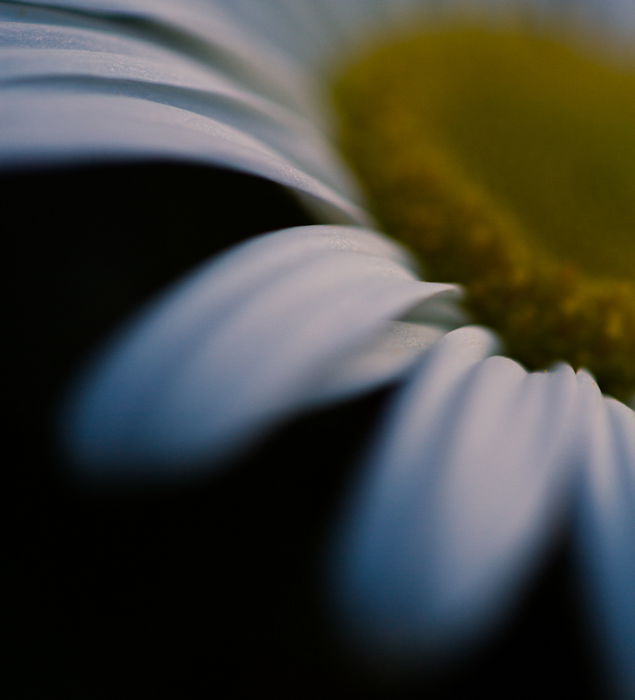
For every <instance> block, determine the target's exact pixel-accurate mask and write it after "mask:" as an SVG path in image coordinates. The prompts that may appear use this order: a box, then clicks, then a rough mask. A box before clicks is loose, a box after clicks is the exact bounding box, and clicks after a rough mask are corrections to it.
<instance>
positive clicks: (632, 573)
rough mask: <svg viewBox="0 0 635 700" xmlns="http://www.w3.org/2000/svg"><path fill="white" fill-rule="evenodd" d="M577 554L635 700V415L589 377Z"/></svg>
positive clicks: (620, 675) (624, 688)
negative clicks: (603, 395) (600, 389)
mask: <svg viewBox="0 0 635 700" xmlns="http://www.w3.org/2000/svg"><path fill="white" fill-rule="evenodd" d="M582 378H583V380H584V394H583V401H584V412H583V413H582V422H581V424H580V427H579V435H578V445H579V449H580V457H579V459H580V461H581V462H582V463H583V464H584V465H585V469H584V471H583V475H582V488H581V489H580V498H579V503H578V505H579V508H578V515H579V517H578V525H579V528H578V530H579V533H578V534H579V538H578V539H579V541H578V549H579V555H580V560H581V562H582V564H583V566H584V569H585V572H586V574H587V576H586V577H585V579H584V580H585V581H587V583H588V590H589V592H590V594H591V596H590V598H591V601H590V605H589V606H588V608H589V610H590V611H591V614H592V615H593V617H594V619H595V622H596V623H597V625H598V626H599V628H600V629H601V630H602V632H603V633H604V636H603V641H604V642H605V647H606V651H607V659H608V661H609V664H612V665H613V667H614V670H615V673H614V674H613V677H614V678H615V679H616V681H617V683H618V684H619V687H618V693H619V694H620V696H623V697H625V698H629V699H631V698H635V413H634V412H633V410H632V409H630V408H628V407H627V406H625V405H624V404H621V403H618V402H617V401H614V400H613V399H605V398H603V397H602V396H601V395H600V392H599V390H598V388H597V386H596V385H595V382H593V380H592V379H591V378H590V377H587V376H585V375H583V377H582Z"/></svg>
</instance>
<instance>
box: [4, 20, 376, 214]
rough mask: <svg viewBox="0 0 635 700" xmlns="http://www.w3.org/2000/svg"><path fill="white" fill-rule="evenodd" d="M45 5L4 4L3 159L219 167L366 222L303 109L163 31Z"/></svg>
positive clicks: (13, 163)
mask: <svg viewBox="0 0 635 700" xmlns="http://www.w3.org/2000/svg"><path fill="white" fill-rule="evenodd" d="M48 12H49V11H48V10H46V11H44V10H40V9H31V10H28V11H27V14H26V17H25V16H23V14H22V13H20V12H18V10H17V9H16V8H14V7H12V6H9V7H8V8H3V9H2V10H0V20H4V22H2V24H1V25H0V26H1V28H2V37H3V42H2V43H3V46H2V48H0V58H1V59H2V60H0V83H1V84H2V87H3V101H2V103H1V105H0V124H1V125H2V128H1V129H0V149H1V150H2V153H3V158H2V167H4V168H11V167H13V168H15V167H24V166H33V165H45V164H51V163H52V164H61V163H92V162H95V161H96V160H97V161H100V162H105V161H113V160H115V161H122V160H140V159H143V160H152V159H155V160H157V159H168V160H178V161H180V162H190V163H199V164H209V165H220V166H225V167H229V168H232V169H238V170H243V171H246V172H249V173H252V174H255V175H259V176H262V177H265V178H268V179H271V180H273V181H275V182H278V183H280V184H282V185H285V186H287V187H289V188H291V189H292V190H295V191H297V192H298V193H302V194H304V195H305V196H306V197H307V199H309V200H312V201H313V203H314V205H315V207H316V208H318V210H319V211H320V212H321V214H322V216H323V217H324V218H325V219H327V220H331V221H340V222H344V223H350V222H354V223H360V222H364V221H366V220H367V217H366V215H365V213H364V212H363V210H362V209H361V208H360V207H359V206H358V205H357V204H356V201H355V199H356V195H355V192H354V189H355V188H354V186H353V185H352V184H351V182H350V180H349V179H348V178H347V175H346V173H345V171H344V169H343V168H342V167H341V165H340V164H339V163H338V161H337V159H335V158H334V157H333V154H332V152H331V148H330V145H329V143H328V141H327V139H326V136H325V134H324V133H323V132H321V131H319V130H317V129H316V127H315V125H314V124H313V123H312V122H311V121H310V120H308V119H307V118H306V117H302V116H300V115H298V114H297V113H294V112H293V110H291V109H289V108H288V107H286V106H284V105H282V104H279V103H277V102H275V101H274V100H272V99H270V98H268V97H263V96H261V95H258V94H256V93H255V92H254V91H253V90H252V89H250V88H249V87H245V86H244V85H243V84H242V82H241V81H240V80H237V79H235V78H234V77H232V76H231V75H227V74H226V72H224V71H223V70H219V69H217V68H213V67H210V65H208V64H206V63H205V62H202V61H200V60H195V59H194V58H193V57H192V56H191V55H190V54H189V53H188V52H187V51H179V50H176V49H175V48H174V47H173V46H171V45H170V44H169V43H168V45H167V46H166V45H165V42H164V41H163V40H162V35H161V33H160V32H158V31H155V33H154V34H153V35H151V38H152V39H153V41H150V40H149V38H148V37H146V36H145V35H144V34H141V35H139V32H138V31H137V32H132V33H130V32H128V31H126V28H127V24H124V26H123V27H122V26H121V24H122V20H121V19H120V18H119V19H118V22H115V21H114V20H111V19H109V18H107V19H101V21H99V22H94V21H92V22H88V24H87V23H86V22H82V21H80V20H81V19H82V17H80V18H79V20H78V19H77V17H76V16H75V15H71V18H72V19H73V21H72V22H66V21H62V19H66V15H64V16H63V17H62V19H60V18H59V17H57V18H56V20H57V21H56V22H53V21H51V19H50V17H49V16H48V14H47V13H48ZM40 13H44V14H43V15H42V16H40ZM128 14H129V13H128ZM128 14H125V17H126V21H127V22H129V21H130V18H129V17H128ZM27 19H28V21H26V20H27ZM140 21H141V20H139V22H140ZM146 21H147V20H146ZM135 27H136V25H135Z"/></svg>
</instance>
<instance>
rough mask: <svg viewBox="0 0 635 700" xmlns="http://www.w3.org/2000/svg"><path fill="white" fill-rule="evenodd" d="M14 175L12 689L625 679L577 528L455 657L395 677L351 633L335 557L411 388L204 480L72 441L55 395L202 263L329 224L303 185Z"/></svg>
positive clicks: (363, 404)
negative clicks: (312, 214)
mask: <svg viewBox="0 0 635 700" xmlns="http://www.w3.org/2000/svg"><path fill="white" fill-rule="evenodd" d="M0 188H1V189H0V192H2V201H3V209H4V211H3V221H4V222H5V227H6V229H5V231H6V233H7V234H8V235H7V236H6V238H7V239H9V240H11V241H12V242H13V244H14V250H12V255H11V256H10V272H9V276H8V277H9V280H10V284H11V291H10V300H11V301H10V307H9V316H10V317H11V320H12V321H13V320H14V318H15V321H16V322H17V323H16V326H15V330H13V329H12V331H11V333H9V334H8V338H7V341H6V342H7V346H8V349H9V350H10V351H11V352H12V353H14V354H15V357H12V358H11V360H10V362H9V363H8V364H7V365H6V366H5V367H6V369H7V370H8V371H7V376H8V379H9V384H10V386H9V390H10V393H9V395H8V396H9V399H8V402H7V406H8V409H9V414H10V421H9V426H10V428H11V432H10V435H9V443H8V444H9V445H10V449H9V448H8V449H7V450H5V459H7V463H6V466H5V474H6V475H7V481H8V482H9V480H10V481H11V482H13V477H14V476H15V477H17V484H16V485H14V484H13V483H10V486H9V489H8V494H9V513H10V516H11V517H10V525H9V528H8V530H7V534H8V540H9V548H8V549H9V557H8V567H7V570H8V577H7V578H8V581H9V583H10V590H11V593H10V594H9V596H8V597H7V603H8V613H9V624H8V625H7V627H6V629H7V635H6V638H7V640H8V642H9V645H8V646H9V647H10V648H11V652H10V654H9V655H7V654H6V652H5V662H6V663H7V670H8V673H6V674H4V673H3V678H4V680H2V681H0V683H2V684H6V688H4V692H3V693H2V696H3V697H5V698H7V700H13V699H16V700H17V699H25V700H26V699H27V698H28V699H29V700H30V699H36V698H37V699H40V698H41V699H47V700H48V699H57V698H60V699H64V700H74V699H75V698H77V699H80V698H81V699H83V700H93V699H95V700H102V699H103V700H106V699H115V698H116V699H117V700H127V699H137V698H142V699H143V698H152V699H155V698H179V699H180V698H199V697H218V698H252V697H256V696H259V695H260V694H263V693H267V692H269V693H273V695H274V696H275V697H277V698H298V699H305V698H306V699H313V698H316V699H317V698H326V697H331V696H336V697H337V696H344V697H348V698H369V699H375V698H377V699H379V698H391V699H394V700H400V699H402V698H403V699H405V698H471V697H474V696H476V695H479V694H485V695H486V696H487V697H489V698H501V699H502V698H505V699H506V700H507V699H508V698H512V697H513V698H517V697H531V698H536V697H547V698H551V697H553V698H556V697H557V698H561V697H571V698H581V699H582V698H604V697H607V695H606V688H604V687H603V686H602V685H601V674H600V663H599V661H598V659H597V658H596V657H597V654H596V653H595V650H594V647H593V646H592V643H591V642H590V641H589V640H590V639H592V637H591V635H590V633H589V630H588V629H587V628H586V627H585V626H584V625H583V623H582V620H583V619H584V615H583V612H584V611H583V610H582V607H583V606H582V605H581V603H580V601H578V600H576V597H575V595H574V592H575V591H576V586H575V583H574V581H573V578H574V576H575V573H576V572H575V568H574V566H573V565H572V563H571V561H570V560H571V553H570V551H569V546H568V543H567V542H566V541H564V542H560V543H557V544H556V545H555V546H554V548H553V551H552V553H551V555H550V557H549V558H548V561H547V562H546V564H545V566H544V568H543V571H542V573H541V575H540V576H539V577H538V578H537V579H536V581H535V582H534V583H533V584H532V586H530V588H529V590H528V591H527V595H526V597H525V599H524V600H523V601H521V603H520V605H519V607H518V609H517V610H516V614H515V615H514V616H513V617H512V618H511V619H510V620H509V622H508V624H507V626H506V627H505V628H504V629H502V630H499V631H498V632H497V633H496V634H495V635H494V636H493V637H492V638H490V639H489V640H488V641H483V644H482V645H481V646H480V647H479V648H478V649H476V650H475V651H474V652H473V654H472V655H471V656H469V657H468V658H464V659H462V660H459V661H457V662H456V663H454V664H453V665H452V666H450V667H447V668H438V667H435V666H434V665H432V664H429V663H428V664H425V663H424V662H422V665H421V667H419V668H417V669H413V671H412V672H411V673H410V674H409V675H406V676H403V675H402V676H399V677H395V676H391V675H390V674H389V673H388V672H387V671H385V670H384V669H382V668H379V667H378V666H377V665H374V666H373V667H372V668H370V667H365V666H364V665H363V664H362V663H359V662H358V661H356V660H354V659H353V658H351V657H350V655H348V654H347V653H345V652H344V651H343V650H342V649H341V648H340V646H339V645H338V640H337V637H336V635H335V632H334V627H333V625H332V620H331V619H329V616H328V613H327V611H326V609H325V606H324V601H325V595H324V591H323V590H322V587H321V583H320V582H321V575H322V574H321V572H322V566H321V562H322V560H323V557H324V554H325V550H326V542H327V541H328V535H329V532H330V528H331V526H332V523H333V520H334V516H335V514H337V513H338V511H339V509H340V507H341V501H342V494H343V493H344V492H345V490H346V486H347V485H348V484H349V483H350V481H351V479H352V478H353V476H354V475H355V473H356V470H357V469H358V464H357V462H356V459H355V457H356V455H358V453H359V448H360V446H361V445H363V444H364V442H365V436H367V435H368V433H369V432H371V431H372V430H373V428H374V426H375V424H376V422H377V421H378V420H379V418H380V413H381V410H382V406H383V404H384V402H385V400H386V398H387V397H388V396H389V394H390V389H387V390H384V391H383V392H379V393H376V394H374V395H372V396H369V397H366V398H364V399H362V400H358V401H355V402H351V403H349V404H346V405H343V406H339V407H337V408H336V409H332V410H329V411H323V412H320V413H318V414H313V415H310V416H305V417H301V418H299V419H297V420H296V421H295V422H293V423H291V424H288V425H286V426H284V427H283V428H282V429H280V430H279V431H278V432H277V433H276V434H275V435H273V436H271V437H270V438H269V439H268V441H267V442H266V443H265V444H262V445H260V447H259V448H258V449H257V450H254V451H252V453H250V454H249V455H248V456H247V457H246V458H244V459H243V460H242V461H241V462H240V463H239V464H235V465H233V466H232V467H231V468H228V469H227V470H225V471H223V472H221V473H215V474H213V475H212V474H209V475H206V474H203V475H202V476H200V477H199V478H196V479H193V480H191V481H189V482H187V483H172V484H166V483H163V484H156V485H149V484H145V485H143V484H121V483H119V484H117V483H110V484H103V483H102V484H96V483H90V482H85V481H82V480H80V479H78V478H77V474H76V473H75V472H74V471H73V470H72V469H71V468H70V467H69V465H68V464H67V463H66V461H65V459H64V457H63V456H62V455H61V454H60V451H59V450H58V449H57V447H56V441H55V435H54V432H53V430H52V424H53V416H54V415H55V413H54V411H55V406H56V402H57V401H58V400H59V395H60V391H61V389H62V388H63V387H64V385H65V383H66V381H67V380H68V378H69V376H70V375H71V373H72V371H73V369H74V368H76V367H77V366H78V363H80V362H81V361H82V359H83V358H85V357H86V355H87V354H88V353H89V352H90V350H91V349H92V348H94V347H95V345H96V344H97V343H98V342H99V341H100V340H101V339H103V338H104V337H105V336H106V335H107V333H108V331H109V330H111V329H112V328H113V327H114V326H115V325H116V323H117V321H118V320H121V319H122V318H123V317H125V315H126V314H127V313H129V312H130V311H131V310H133V309H135V308H136V307H137V306H138V305H139V304H140V303H142V302H143V301H144V300H146V299H148V298H150V297H151V296H152V294H153V293H154V292H155V291H157V290H158V289H161V288H162V287H164V286H165V285H166V284H167V283H168V282H170V281H173V280H175V279H177V278H178V276H179V275H180V274H182V273H183V272H184V271H186V270H188V269H189V268H191V267H192V266H193V265H195V264H197V263H199V262H201V261H202V260H205V259H206V258H207V257H209V256H210V255H212V254H213V253H215V252H217V251H219V250H221V249H222V248H224V247H226V246H228V245H230V244H232V243H235V242H238V241H240V240H242V239H244V238H246V237H248V236H253V235H257V234H259V233H262V232H264V231H268V230H272V229H275V228H280V227H285V226H291V225H298V224H305V223H310V220H309V218H308V216H307V214H306V213H305V212H304V211H302V210H301V209H300V208H299V207H298V206H297V205H296V204H295V202H294V201H293V200H292V199H291V198H290V196H289V195H288V194H286V193H285V192H284V191H283V190H282V189H280V188H278V187H276V186H274V185H272V184H270V183H266V182H264V181H262V180H258V179H256V178H251V177H248V176H245V175H240V174H236V173H232V172H228V171H223V170H211V169H209V168H197V167H188V166H183V165H179V164H174V163H163V162H161V163H148V164H143V165H141V164H138V165H132V164H123V163H122V164H112V165H109V166H106V167H101V168H96V167H90V168H89V167H83V168H77V169H66V170H50V171H38V172H30V171H23V172H16V173H11V174H9V175H4V176H3V177H2V178H1V179H0ZM15 310H17V314H15V315H14V313H13V312H14V311H15ZM14 368H15V370H14ZM10 455H12V456H10ZM0 690H3V689H2V688H0Z"/></svg>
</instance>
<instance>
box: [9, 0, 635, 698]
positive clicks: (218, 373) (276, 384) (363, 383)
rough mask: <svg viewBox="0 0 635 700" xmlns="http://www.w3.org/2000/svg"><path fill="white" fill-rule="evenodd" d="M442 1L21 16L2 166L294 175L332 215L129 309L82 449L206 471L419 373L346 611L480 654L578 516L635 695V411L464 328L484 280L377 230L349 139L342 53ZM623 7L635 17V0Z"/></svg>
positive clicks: (373, 626)
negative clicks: (444, 267)
mask: <svg viewBox="0 0 635 700" xmlns="http://www.w3.org/2000/svg"><path fill="white" fill-rule="evenodd" d="M494 4H496V3H494ZM502 4H505V3H502ZM426 5H427V3H426V2H425V0H421V1H419V2H418V1H417V0H411V1H410V0H383V1H380V0H374V1H373V0H314V1H313V2H311V1H309V0H276V1H275V2H274V0H269V1H268V2H263V1H262V0H207V1H205V0H179V1H178V2H172V0H94V1H91V0H52V1H51V2H49V3H48V4H47V6H46V7H44V6H43V5H41V4H38V3H30V2H23V3H7V4H4V5H3V6H2V8H0V21H1V24H0V27H1V29H0V31H1V33H2V37H3V42H4V43H3V48H2V54H1V61H0V79H1V81H2V89H3V93H4V94H3V99H2V103H1V106H0V124H1V125H2V126H1V129H0V152H1V154H2V159H1V161H2V167H3V168H12V167H22V166H25V165H29V166H43V165H47V164H51V163H53V164H59V163H69V164H79V163H90V162H95V161H100V162H106V161H112V160H117V159H121V158H126V159H140V160H143V159H149V158H157V157H161V158H166V159H177V160H179V161H185V162H189V163H200V164H212V165H222V166H227V167H229V168H232V169H236V170H242V171H245V172H248V173H252V174H255V175H258V176H261V177H263V178H268V179H270V180H273V181H274V182H276V183H279V184H281V185H283V186H285V187H287V188H289V189H290V190H292V191H294V192H295V193H296V194H297V195H298V197H300V198H301V200H302V201H303V202H305V203H306V205H307V206H308V207H309V208H310V209H311V211H313V212H315V213H316V216H318V217H319V220H320V221H322V222H324V224H325V225H321V226H315V227H303V228H297V229H289V230H285V231H278V232H273V233H270V234H268V235H265V236H262V237H259V238H257V239H253V240H250V241H248V242H246V243H244V244H242V245H240V246H237V247H236V248H234V249H232V250H230V251H229V252H227V253H225V254H223V255H221V256H219V257H218V258H217V259H215V260H212V261H211V262H209V263H206V264H204V265H202V266H201V267H200V268H199V269H197V270H195V271H194V272H193V273H192V274H190V275H188V276H187V277H186V279H184V280H183V281H181V282H180V283H179V284H178V285H176V287H175V288H174V289H172V290H169V291H167V292H166V293H165V294H163V295H162V297H161V298H159V299H158V300H156V301H155V302H154V303H153V304H151V305H150V306H149V308H147V309H146V310H145V311H144V312H143V313H142V314H141V315H140V316H139V317H138V318H136V319H134V320H133V321H132V322H130V323H129V324H128V325H127V327H126V328H125V329H124V330H122V331H121V333H120V334H119V336H118V337H117V338H116V339H115V340H114V341H113V342H112V344H111V346H110V347H108V348H107V349H105V351H104V352H103V354H102V356H101V358H100V359H99V360H97V361H96V362H95V363H94V364H93V366H92V367H91V369H90V370H89V371H88V372H87V373H86V374H85V375H84V378H83V379H82V380H81V382H80V383H79V384H78V386H77V387H76V388H75V390H74V392H73V394H72V397H71V399H70V400H69V404H68V407H67V410H66V413H65V414H64V415H65V417H64V430H65V436H66V440H67V443H68V446H69V450H70V451H71V452H72V454H73V456H74V459H75V460H76V461H77V463H78V464H80V465H81V466H82V468H83V469H85V470H92V471H95V472H99V473H103V474H110V473H113V472H115V471H119V472H123V473H132V474H139V473H144V470H147V469H148V468H149V465H151V467H152V469H153V470H159V469H160V470H161V471H163V472H165V473H175V472H177V473H181V472H183V471H186V470H187V471H191V470H193V469H196V468H198V467H200V465H202V464H205V465H209V464H210V463H211V462H212V461H215V462H216V463H218V464H221V463H225V462H226V460H227V459H229V458H230V457H231V456H233V455H234V454H235V453H236V452H237V451H239V450H241V449H244V448H246V447H247V446H248V445H249V444H252V443H253V442H254V441H255V440H256V439H257V438H258V437H259V436H261V435H262V434H263V433H264V432H266V431H267V430H269V429H271V428H272V427H274V426H275V425H276V424H279V423H280V422H281V421H282V420H284V419H285V418H287V417H289V416H290V415H293V414H295V413H297V412H299V411H304V410H306V409H308V408H310V407H314V406H317V405H321V404H324V403H325V402H331V401H336V400H339V399H342V398H344V397H347V396H352V395H355V394H358V393H361V392H364V391H368V390H369V389H371V388H373V387H376V386H380V385H382V384H384V383H387V382H389V381H393V380H395V379H396V378H398V377H399V378H401V379H402V384H403V388H402V389H401V390H400V393H399V395H398V396H397V397H396V399H395V400H394V403H393V405H392V406H391V407H390V413H389V415H388V416H386V419H385V422H384V424H383V425H382V430H381V434H380V435H379V436H378V438H377V440H376V441H373V442H372V445H371V449H370V450H369V451H368V455H369V456H368V464H367V465H366V467H365V469H364V470H363V481H362V483H360V484H359V485H358V488H357V489H356V490H355V492H354V494H353V496H352V499H351V503H350V507H349V509H348V510H347V512H346V514H345V518H344V521H343V523H342V526H341V533H342V534H341V537H340V539H339V541H338V545H337V546H336V547H335V550H336V554H334V561H335V565H334V567H333V568H334V570H335V572H336V573H335V575H334V576H333V579H334V585H335V589H336V592H337V595H336V598H337V605H338V609H339V611H340V613H341V617H342V619H344V620H345V621H346V624H347V625H348V626H349V627H350V628H352V629H353V630H354V635H355V636H357V637H359V638H360V639H361V638H363V639H364V640H365V641H364V644H365V645H366V646H367V651H368V652H369V653H380V654H386V653H388V654H394V655H396V656H397V657H403V656H405V657H407V656H412V655H414V656H416V655H417V654H422V653H428V652H430V651H438V650H444V649H445V648H446V647H454V646H456V645H460V644H462V643H464V642H465V641H466V640H469V639H471V638H473V637H475V636H476V635H477V634H478V633H479V632H481V631H482V630H483V629H485V628H486V627H487V626H488V625H491V624H492V622H493V620H494V619H496V618H497V617H499V616H500V615H501V614H502V613H503V612H504V611H505V610H506V609H507V608H508V607H509V604H510V602H511V601H512V600H513V598H514V596H515V594H516V593H517V592H518V590H519V588H520V586H521V585H522V584H523V583H524V582H525V580H526V579H527V576H528V574H529V573H530V570H531V568H532V567H533V566H534V565H535V562H536V561H537V560H538V559H539V556H540V553H541V552H542V551H544V549H545V547H546V545H547V544H548V542H549V537H550V535H551V534H552V533H553V531H554V529H555V527H556V524H557V523H558V522H559V521H560V519H561V518H562V515H563V512H564V513H566V517H567V518H568V519H569V522H570V523H572V527H573V530H574V531H575V537H576V540H577V542H578V549H579V555H580V556H579V565H580V567H581V576H582V578H583V580H584V581H585V585H587V587H588V590H589V592H590V594H591V595H592V596H593V601H594V603H593V605H594V610H595V612H596V616H597V618H598V625H599V628H600V629H601V631H602V633H603V635H604V639H605V640H606V644H607V646H608V647H609V648H610V650H611V653H610V658H611V660H612V662H613V664H614V668H615V673H616V677H618V678H619V682H620V688H621V691H622V692H623V693H624V695H625V696H626V697H630V696H633V697H635V534H634V533H635V414H634V412H633V410H632V408H630V407H628V406H626V405H625V404H622V403H618V402H617V401H615V400H613V399H607V398H603V397H602V396H601V394H600V392H599V390H598V388H597V386H596V384H595V382H594V381H593V379H592V378H591V377H590V376H588V375H586V374H585V373H580V374H578V375H577V376H576V375H575V374H574V373H573V371H572V370H571V369H570V368H568V367H566V366H561V367H558V368H555V369H554V370H553V371H550V372H545V373H542V372H540V373H528V372H527V371H525V370H524V369H523V368H522V367H520V366H519V365H518V364H517V363H515V362H514V361H513V360H511V359H507V358H504V357H500V356H495V355H494V352H495V348H496V341H495V338H494V337H493V335H492V334H491V333H489V332H488V331H486V330H483V329H481V328H475V327H462V328H458V329H455V330H452V328H453V327H454V326H456V325H459V323H460V322H459V321H458V320H457V319H459V318H460V316H459V315H458V312H457V311H456V309H453V308H452V299H453V298H455V297H456V296H457V294H459V293H460V290H458V289H457V288H456V287H454V286H452V285H449V284H448V285H442V284H433V283H427V282H422V281H419V279H418V277H417V275H416V271H415V270H414V268H413V263H412V261H411V260H409V258H408V256H407V254H406V253H405V252H404V251H402V250H401V249H400V248H399V246H398V245H396V244H394V243H392V242H390V241H389V240H387V239H386V238H384V237H383V236H382V235H381V234H379V233H377V232H374V231H372V230H371V227H372V222H371V221H370V218H369V217H368V215H367V213H366V212H365V209H364V206H363V204H361V203H360V200H359V198H358V196H357V194H356V191H355V185H354V183H352V182H351V179H350V177H349V176H348V175H347V173H346V171H345V169H344V168H343V166H342V165H341V163H340V162H339V160H338V158H337V156H336V155H335V154H334V152H333V149H332V146H331V144H330V142H329V138H330V137H329V133H330V132H329V125H328V115H327V114H326V113H325V111H324V108H323V105H321V104H320V102H319V99H318V97H317V95H318V94H319V92H318V91H317V90H316V89H315V88H316V86H317V85H318V84H319V78H320V75H321V71H322V69H323V68H324V66H325V65H327V64H328V62H329V61H330V60H331V59H333V57H336V56H337V55H338V54H339V53H341V52H342V50H343V49H346V50H349V49H350V48H351V47H352V46H354V44H355V42H356V41H357V40H358V39H360V38H362V37H364V36H365V35H367V34H368V33H370V32H376V31H378V30H379V29H382V30H383V29H384V28H385V27H386V26H387V25H390V24H399V23H400V22H405V21H408V19H409V18H410V17H411V13H412V12H413V11H416V10H418V9H422V8H423V9H426ZM601 10H602V13H605V14H606V15H611V16H612V18H613V19H614V20H616V22H615V24H616V25H617V26H619V27H621V28H623V29H624V30H625V32H627V30H626V27H627V25H628V24H629V23H630V26H631V27H632V25H633V17H634V15H635V13H633V12H632V5H631V4H630V0H625V2H623V3H618V2H615V1H614V2H611V3H610V11H609V8H606V7H604V6H602V8H601ZM132 20H134V22H133V21H132ZM245 205H246V206H248V205H249V203H248V202H246V203H245ZM365 227H367V228H365Z"/></svg>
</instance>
